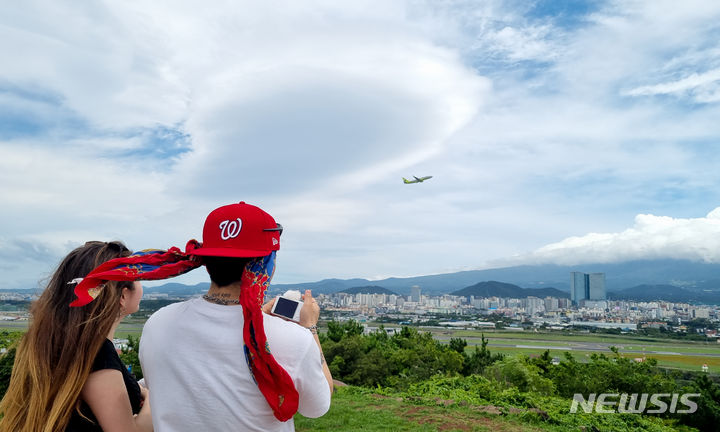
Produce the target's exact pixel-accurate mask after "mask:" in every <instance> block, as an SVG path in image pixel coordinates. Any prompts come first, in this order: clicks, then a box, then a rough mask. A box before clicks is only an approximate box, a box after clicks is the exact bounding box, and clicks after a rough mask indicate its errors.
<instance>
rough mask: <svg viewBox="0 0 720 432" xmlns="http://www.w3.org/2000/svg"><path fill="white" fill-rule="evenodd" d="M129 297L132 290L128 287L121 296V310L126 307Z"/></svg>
mask: <svg viewBox="0 0 720 432" xmlns="http://www.w3.org/2000/svg"><path fill="white" fill-rule="evenodd" d="M129 295H130V289H129V288H127V287H125V288H123V289H122V291H121V294H120V307H121V308H124V307H125V303H126V302H127V298H128V296H129Z"/></svg>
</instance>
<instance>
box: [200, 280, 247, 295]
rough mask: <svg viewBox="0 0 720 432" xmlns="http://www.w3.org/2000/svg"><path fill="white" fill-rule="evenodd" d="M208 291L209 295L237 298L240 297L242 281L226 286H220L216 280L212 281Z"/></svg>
mask: <svg viewBox="0 0 720 432" xmlns="http://www.w3.org/2000/svg"><path fill="white" fill-rule="evenodd" d="M207 293H208V295H209V296H214V297H221V298H225V297H227V298H228V299H236V298H239V297H240V282H234V283H231V284H230V285H225V286H218V285H217V284H216V283H215V282H211V283H210V288H209V289H208V292H207Z"/></svg>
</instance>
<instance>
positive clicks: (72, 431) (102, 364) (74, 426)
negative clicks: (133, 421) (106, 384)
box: [65, 339, 142, 432]
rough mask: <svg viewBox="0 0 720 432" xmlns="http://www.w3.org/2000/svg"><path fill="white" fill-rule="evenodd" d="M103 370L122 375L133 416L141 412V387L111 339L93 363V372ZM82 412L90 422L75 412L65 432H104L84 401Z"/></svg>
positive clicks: (107, 340) (106, 342)
mask: <svg viewBox="0 0 720 432" xmlns="http://www.w3.org/2000/svg"><path fill="white" fill-rule="evenodd" d="M102 369H115V370H119V371H120V372H121V373H122V375H123V380H124V381H125V388H126V389H127V392H128V397H129V398H130V406H131V407H132V412H133V414H137V413H138V412H140V404H141V401H142V396H141V393H140V385H139V384H138V383H137V381H136V380H135V377H134V376H133V374H131V373H130V372H129V371H128V370H127V368H126V367H125V365H124V364H123V362H122V360H120V356H119V355H118V353H117V351H115V345H114V344H113V343H112V341H111V340H110V339H105V342H103V344H102V346H101V347H100V351H99V352H98V354H97V356H96V357H95V362H93V366H92V372H95V371H99V370H102ZM80 411H82V413H83V414H84V415H85V417H87V418H89V419H90V421H88V420H87V419H84V418H83V417H82V416H81V415H80V414H78V413H77V411H74V412H73V415H72V417H71V418H70V423H68V426H67V428H66V429H65V432H102V428H101V427H100V424H99V423H98V422H97V419H96V418H95V415H94V414H93V412H92V410H91V409H90V407H89V406H88V405H87V404H86V403H85V402H84V401H81V402H80Z"/></svg>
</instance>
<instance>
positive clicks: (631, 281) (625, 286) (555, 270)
mask: <svg viewBox="0 0 720 432" xmlns="http://www.w3.org/2000/svg"><path fill="white" fill-rule="evenodd" d="M573 271H582V272H586V273H595V272H602V273H605V281H606V287H607V290H608V296H610V297H612V293H614V292H620V291H623V293H622V294H618V295H619V296H626V297H627V296H629V295H632V296H633V298H639V299H643V298H647V297H646V296H644V295H643V294H642V291H643V289H637V290H636V291H628V292H627V293H626V292H624V291H625V290H632V289H635V288H636V287H638V286H642V285H646V286H665V288H663V289H664V290H665V291H667V292H666V294H665V295H664V297H666V298H668V299H670V298H678V300H677V301H692V302H696V301H702V302H709V300H713V299H715V298H716V297H715V296H716V295H720V264H710V263H698V262H691V261H685V260H642V261H628V262H623V263H613V264H583V265H577V266H559V265H535V266H529V265H525V266H515V267H505V268H497V269H489V270H471V271H463V272H457V273H447V274H438V275H429V276H415V277H408V278H388V279H382V280H374V281H370V280H368V279H358V278H356V279H324V280H321V281H318V282H305V283H297V284H272V285H271V286H270V289H269V293H270V294H271V295H275V294H280V293H282V292H285V291H286V290H289V289H294V290H299V291H301V292H302V291H304V290H306V289H311V290H312V291H313V294H315V295H317V294H332V293H336V292H339V291H343V290H347V289H351V288H356V287H365V286H378V287H382V288H385V289H388V290H391V291H393V292H395V293H398V294H399V295H404V296H407V295H410V291H411V287H412V286H414V285H417V286H419V287H420V289H421V291H422V293H423V294H426V295H441V294H448V293H452V292H456V291H458V290H462V289H464V288H466V287H470V286H473V285H476V284H477V283H478V282H480V281H503V282H504V283H507V284H512V285H516V286H518V287H524V288H525V289H532V290H535V289H542V288H547V287H553V288H555V289H557V290H560V291H563V292H566V293H567V292H569V291H570V272H573ZM207 286H208V284H207V283H206V284H198V285H195V286H192V287H188V286H186V285H181V284H176V283H169V284H165V285H161V286H158V287H153V288H147V291H148V292H168V293H171V294H172V293H187V294H194V293H196V292H202V291H205V290H207ZM670 287H672V288H670ZM647 289H648V288H645V290H647ZM651 291H652V290H651ZM675 291H677V293H675V294H673V293H674V292H675ZM528 295H534V296H537V297H544V296H546V295H547V294H545V293H543V292H542V291H537V292H534V293H532V294H528ZM565 296H567V294H566V295H565ZM618 298H619V297H618ZM623 298H625V297H623ZM693 299H701V300H693ZM712 302H713V303H720V302H718V301H716V300H713V301H712Z"/></svg>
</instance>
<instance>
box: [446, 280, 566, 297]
mask: <svg viewBox="0 0 720 432" xmlns="http://www.w3.org/2000/svg"><path fill="white" fill-rule="evenodd" d="M451 294H452V295H456V296H462V297H470V296H474V297H512V298H525V297H541V298H542V297H564V298H569V297H570V295H569V294H568V293H566V292H564V291H560V290H558V289H555V288H535V289H532V288H520V287H519V286H517V285H513V284H509V283H504V282H497V281H487V282H480V283H476V284H475V285H472V286H469V287H465V288H463V289H461V290H458V291H455V292H452V293H451Z"/></svg>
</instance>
